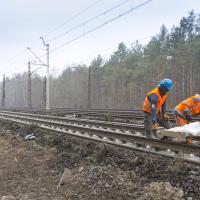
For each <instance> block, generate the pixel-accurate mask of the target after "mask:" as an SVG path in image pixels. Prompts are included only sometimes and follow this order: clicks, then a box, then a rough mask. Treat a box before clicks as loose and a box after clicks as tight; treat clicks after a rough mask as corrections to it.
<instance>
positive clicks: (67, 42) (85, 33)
mask: <svg viewBox="0 0 200 200" xmlns="http://www.w3.org/2000/svg"><path fill="white" fill-rule="evenodd" d="M151 1H153V0H147V1H145V2H143V3H141V4H139V5H138V6H136V7H133V8H130V9H129V10H127V11H125V12H123V13H121V14H119V15H117V16H116V17H114V18H112V19H110V20H108V21H106V22H104V23H102V24H100V25H98V26H96V27H94V28H92V29H90V30H88V31H87V32H84V33H82V34H80V35H78V36H77V37H75V38H73V39H71V40H68V41H66V42H65V43H63V44H62V45H60V46H58V47H56V48H54V49H52V50H51V51H50V53H52V52H54V51H56V50H58V49H60V48H62V47H64V46H66V45H68V44H70V43H72V42H74V41H76V40H78V39H80V38H82V37H84V36H85V35H88V34H89V33H91V32H93V31H95V30H97V29H99V28H101V27H103V26H105V25H107V24H109V23H111V22H113V21H115V20H117V19H119V18H121V17H123V16H124V15H127V14H129V13H130V12H132V11H134V10H136V9H138V8H140V7H142V6H144V5H146V4H148V3H150V2H151Z"/></svg>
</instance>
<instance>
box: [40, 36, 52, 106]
mask: <svg viewBox="0 0 200 200" xmlns="http://www.w3.org/2000/svg"><path fill="white" fill-rule="evenodd" d="M40 38H41V40H42V41H43V44H44V46H46V50H47V61H46V62H47V63H46V67H47V77H46V110H49V109H50V105H49V99H50V88H49V44H48V43H47V44H46V43H45V41H44V38H43V37H40Z"/></svg>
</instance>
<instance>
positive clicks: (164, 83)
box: [158, 79, 174, 91]
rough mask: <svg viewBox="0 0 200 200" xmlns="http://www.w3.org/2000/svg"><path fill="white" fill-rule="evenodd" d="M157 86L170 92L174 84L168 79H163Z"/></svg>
mask: <svg viewBox="0 0 200 200" xmlns="http://www.w3.org/2000/svg"><path fill="white" fill-rule="evenodd" d="M158 86H159V87H162V88H165V89H166V90H167V91H170V90H172V88H173V86H174V83H173V81H172V80H170V79H163V80H162V81H160V83H159V85H158Z"/></svg>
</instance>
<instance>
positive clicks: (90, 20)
mask: <svg viewBox="0 0 200 200" xmlns="http://www.w3.org/2000/svg"><path fill="white" fill-rule="evenodd" d="M128 1H130V0H125V1H122V2H121V3H119V4H117V5H115V6H113V7H111V8H109V9H108V10H106V11H104V12H102V13H100V14H98V15H96V16H95V17H92V18H90V19H88V20H87V21H85V22H82V23H81V24H79V25H77V26H75V27H73V28H71V29H69V30H67V31H65V32H64V33H61V34H59V35H57V36H56V37H53V38H50V39H48V41H49V42H51V41H53V40H56V39H58V38H60V37H62V36H64V35H66V34H69V33H70V32H72V31H74V30H76V29H78V28H80V27H82V26H85V25H86V24H88V23H89V22H92V21H94V20H95V19H98V18H99V17H102V16H105V15H106V14H108V13H109V12H111V11H113V10H114V9H116V8H118V7H120V6H122V5H124V4H125V3H127V2H128Z"/></svg>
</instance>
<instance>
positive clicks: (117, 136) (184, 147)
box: [0, 113, 200, 155]
mask: <svg viewBox="0 0 200 200" xmlns="http://www.w3.org/2000/svg"><path fill="white" fill-rule="evenodd" d="M0 116H1V117H4V118H6V119H7V120H11V121H12V119H15V120H19V121H18V122H20V120H21V122H27V123H29V124H35V125H38V126H39V127H42V126H46V127H50V128H52V129H53V130H55V131H56V130H58V129H59V130H64V131H65V132H66V131H72V133H73V134H76V132H78V134H77V136H81V135H85V134H88V135H89V136H90V137H94V136H98V137H99V138H103V137H105V138H107V139H108V140H110V141H114V140H120V141H123V142H124V143H127V142H128V143H133V144H141V145H149V146H152V147H155V148H160V149H170V150H172V151H176V152H183V153H192V154H197V155H199V153H200V146H197V145H188V144H182V143H177V142H173V141H162V140H157V139H150V138H145V137H140V136H136V135H133V134H129V133H126V134H124V133H121V132H117V131H108V130H106V131H105V130H101V129H97V128H87V127H82V126H75V125H69V124H66V123H58V122H51V121H48V120H41V119H40V120H39V119H33V118H28V117H22V116H19V115H17V114H15V115H13V114H5V113H0Z"/></svg>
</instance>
